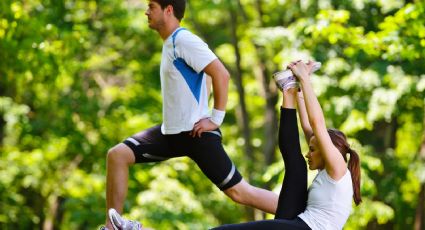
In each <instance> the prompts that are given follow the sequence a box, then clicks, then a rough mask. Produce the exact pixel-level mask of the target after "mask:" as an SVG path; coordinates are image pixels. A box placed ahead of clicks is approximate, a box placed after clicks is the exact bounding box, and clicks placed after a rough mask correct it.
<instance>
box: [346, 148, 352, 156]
mask: <svg viewBox="0 0 425 230" xmlns="http://www.w3.org/2000/svg"><path fill="white" fill-rule="evenodd" d="M347 153H348V154H350V155H351V153H353V150H352V149H351V148H350V147H348V150H347Z"/></svg>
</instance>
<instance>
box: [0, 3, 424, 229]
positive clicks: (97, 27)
mask: <svg viewBox="0 0 425 230" xmlns="http://www.w3.org/2000/svg"><path fill="white" fill-rule="evenodd" d="M238 2H240V5H239V4H237V3H238ZM406 2H409V3H406ZM145 9H146V2H145V1H116V0H108V1H95V0H89V1H82V0H63V1H50V0H24V1H12V0H3V1H0V194H1V195H0V210H2V212H0V228H1V229H41V228H45V229H48V227H47V226H48V225H49V224H52V225H53V226H55V229H93V228H95V227H97V226H99V225H101V224H102V223H103V222H104V218H105V216H104V209H105V195H104V193H105V192H104V191H105V156H106V153H107V151H108V149H109V148H110V147H111V146H113V145H115V144H116V143H119V142H120V141H122V139H123V138H125V137H127V136H129V135H131V134H133V133H136V132H138V131H140V130H143V129H145V128H148V127H150V126H153V125H155V124H159V123H161V121H162V119H161V101H162V99H161V93H160V82H159V74H158V73H159V64H160V58H161V53H160V52H161V46H162V42H161V39H160V37H159V36H158V35H157V33H156V32H155V31H152V30H150V29H149V28H148V27H147V23H146V17H145V15H144V11H145ZM232 9H233V10H236V12H237V28H236V29H237V39H238V45H239V48H240V50H241V56H242V57H241V58H242V60H241V67H242V77H243V82H244V89H245V93H246V95H245V98H246V101H247V106H248V108H247V109H248V112H249V116H250V127H251V129H252V136H253V137H252V140H244V139H243V138H242V134H241V133H240V131H239V129H238V126H237V123H238V122H239V120H240V117H239V115H238V114H237V113H236V111H237V108H238V106H239V105H240V102H239V99H238V98H239V97H238V92H237V91H236V89H235V87H234V84H231V86H230V92H229V103H228V107H227V108H228V113H227V116H226V122H225V124H224V126H223V128H222V131H223V133H224V139H223V142H224V144H225V149H226V151H227V152H228V153H229V155H230V156H231V158H232V159H233V160H234V161H235V163H236V165H237V166H238V169H239V170H240V171H241V172H242V174H243V175H244V176H245V178H248V175H250V178H253V180H252V181H251V183H253V184H255V185H258V186H260V187H265V186H268V187H269V188H271V189H273V190H274V191H275V192H279V191H278V190H279V189H280V184H281V181H282V178H283V174H284V167H283V164H282V162H281V160H280V157H276V159H275V162H273V163H272V164H270V165H266V167H264V161H265V160H264V155H263V152H262V151H263V147H264V143H265V140H266V139H270V138H276V137H265V136H264V120H265V119H264V112H263V111H264V106H265V100H264V96H263V95H264V92H262V90H263V89H262V88H261V83H260V82H259V79H258V78H256V77H255V76H256V73H257V72H258V71H260V69H261V68H265V70H266V71H267V72H268V73H270V74H271V73H273V72H274V71H277V70H279V69H281V68H284V65H286V64H287V63H288V62H289V61H291V60H294V59H304V60H307V59H316V60H318V61H321V62H322V64H323V67H322V68H321V70H320V71H319V72H318V73H317V76H314V77H313V82H314V87H315V90H316V93H317V95H318V97H319V100H320V102H321V104H322V106H323V110H324V112H325V114H326V118H327V124H328V125H329V126H333V127H336V128H340V129H341V130H343V131H344V132H346V133H347V134H348V136H349V138H350V143H352V145H353V148H354V149H356V150H358V151H359V153H360V156H361V160H362V163H361V166H362V194H363V200H364V202H363V203H362V204H361V205H360V206H358V207H355V208H354V212H353V214H352V216H351V217H350V219H349V221H348V223H347V225H346V229H386V228H391V229H405V228H406V227H407V228H412V227H413V221H414V216H415V210H416V209H417V208H418V206H419V205H423V204H418V199H419V197H418V193H419V191H420V189H421V185H423V184H424V183H425V163H424V159H423V158H420V157H419V154H418V151H419V148H420V146H421V144H422V141H423V138H424V136H425V134H424V133H425V131H424V130H425V127H424V122H423V121H424V119H423V117H424V110H425V108H424V105H425V101H424V98H425V77H424V76H425V65H423V63H425V28H424V27H425V4H424V3H423V1H413V2H412V1H396V0H391V1H382V0H379V1H370V0H355V1H330V0H327V1H313V0H307V1H288V0H279V1H278V0H268V1H253V0H240V1H221V0H215V1H189V6H188V9H187V13H186V16H185V19H184V20H183V26H185V27H187V28H189V29H191V30H193V31H194V32H195V33H196V34H199V35H200V36H201V37H202V38H204V39H205V40H206V41H207V42H208V44H209V45H210V47H211V48H213V49H214V50H215V52H216V53H217V55H218V56H219V57H220V59H221V60H222V61H223V62H224V63H225V64H226V65H227V67H228V68H229V69H230V70H231V71H234V69H235V64H236V57H235V55H234V52H235V50H236V49H235V47H234V46H233V44H232V37H231V31H230V26H229V20H231V19H230V18H231V17H230V10H232ZM259 51H261V52H259ZM260 56H261V57H262V59H264V60H267V61H265V63H261V64H263V65H264V66H259V65H258V60H260ZM277 107H278V105H276V108H277ZM247 141H250V142H251V143H252V144H253V146H254V155H255V156H254V158H255V159H256V162H255V163H254V162H248V161H247V156H246V155H245V154H244V152H243V151H244V148H243V147H244V145H245V143H246V142H247ZM303 149H306V146H303ZM252 164H253V165H252ZM249 169H255V170H253V171H250V170H249ZM312 176H314V175H313V174H312V175H310V178H312ZM3 210H6V211H3ZM125 211H126V213H127V216H128V217H130V218H136V219H139V220H142V221H143V223H144V224H145V225H146V226H149V227H153V228H155V229H206V228H209V227H212V226H217V225H219V224H223V223H234V222H242V221H250V220H252V219H253V216H252V215H249V212H247V211H246V210H245V209H244V208H242V207H241V206H238V205H236V204H234V203H233V202H232V201H231V200H230V199H228V198H227V197H225V195H224V194H222V192H221V191H219V190H218V189H217V188H215V187H214V185H212V184H211V183H210V182H209V181H208V179H207V178H206V177H205V176H204V175H203V174H202V173H201V171H200V170H199V169H198V168H197V166H196V165H195V164H194V163H193V162H192V161H190V160H189V159H176V160H171V161H167V162H164V163H162V164H152V165H150V164H149V165H141V166H135V167H132V169H131V170H130V181H129V192H128V199H127V201H126V204H125ZM43 226H44V227H43Z"/></svg>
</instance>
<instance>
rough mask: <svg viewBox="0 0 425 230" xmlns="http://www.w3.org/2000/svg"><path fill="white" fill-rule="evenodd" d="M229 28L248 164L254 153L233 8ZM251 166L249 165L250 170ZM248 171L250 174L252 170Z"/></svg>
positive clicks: (238, 114) (238, 112) (241, 126)
mask: <svg viewBox="0 0 425 230" xmlns="http://www.w3.org/2000/svg"><path fill="white" fill-rule="evenodd" d="M230 17H231V20H230V28H231V38H232V45H233V47H234V49H235V57H236V63H235V66H236V69H235V71H234V79H235V80H234V83H235V85H236V89H237V91H238V95H239V106H238V108H237V110H238V111H237V117H238V121H239V124H238V125H239V127H240V128H241V129H242V135H243V137H244V140H245V145H244V146H245V153H246V155H247V156H248V160H249V162H255V161H254V151H253V147H252V144H251V129H250V127H249V123H248V121H249V115H248V112H247V108H246V102H245V90H244V88H243V79H242V68H241V53H240V49H239V44H238V35H237V15H236V12H235V9H234V8H233V7H231V8H230ZM251 166H252V165H249V168H250V169H251ZM250 169H249V170H248V172H251V171H252V170H250ZM249 179H251V173H249Z"/></svg>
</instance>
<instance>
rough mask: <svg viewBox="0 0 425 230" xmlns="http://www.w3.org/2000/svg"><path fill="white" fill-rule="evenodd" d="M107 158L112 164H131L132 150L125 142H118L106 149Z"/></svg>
mask: <svg viewBox="0 0 425 230" xmlns="http://www.w3.org/2000/svg"><path fill="white" fill-rule="evenodd" d="M107 160H108V162H110V163H114V164H127V165H129V164H133V163H134V162H135V157H134V154H133V151H132V150H131V149H130V148H129V147H128V146H127V145H125V144H123V143H120V144H118V145H115V146H114V147H112V148H110V149H109V150H108V154H107Z"/></svg>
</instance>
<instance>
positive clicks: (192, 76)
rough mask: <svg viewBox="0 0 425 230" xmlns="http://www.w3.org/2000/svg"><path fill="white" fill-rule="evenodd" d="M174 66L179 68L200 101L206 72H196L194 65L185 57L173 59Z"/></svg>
mask: <svg viewBox="0 0 425 230" xmlns="http://www.w3.org/2000/svg"><path fill="white" fill-rule="evenodd" d="M173 64H174V66H175V67H176V68H177V69H178V70H179V72H180V73H181V75H182V76H183V78H184V79H185V80H186V83H187V85H188V86H189V88H190V91H192V94H193V96H194V97H195V99H196V101H197V102H198V103H199V97H200V95H201V85H202V79H203V78H204V72H203V71H201V72H200V73H196V71H195V70H193V68H192V67H190V66H189V65H188V64H187V63H186V62H185V61H184V59H183V58H176V59H174V61H173Z"/></svg>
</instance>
